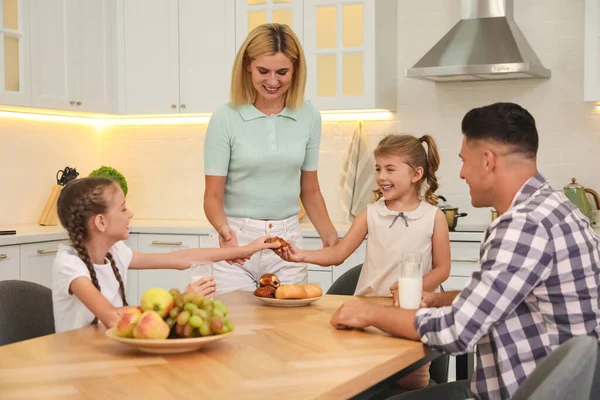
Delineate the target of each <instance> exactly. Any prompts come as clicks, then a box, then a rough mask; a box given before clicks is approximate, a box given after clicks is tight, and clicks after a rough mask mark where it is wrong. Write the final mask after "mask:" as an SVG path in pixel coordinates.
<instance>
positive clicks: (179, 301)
mask: <svg viewBox="0 0 600 400" xmlns="http://www.w3.org/2000/svg"><path fill="white" fill-rule="evenodd" d="M183 304H184V301H183V295H181V294H178V295H177V297H175V305H176V306H177V307H179V308H183Z"/></svg>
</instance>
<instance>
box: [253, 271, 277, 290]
mask: <svg viewBox="0 0 600 400" xmlns="http://www.w3.org/2000/svg"><path fill="white" fill-rule="evenodd" d="M258 283H259V284H260V286H273V287H274V288H278V287H279V285H281V282H280V281H279V278H278V277H277V275H275V274H264V275H263V276H261V277H260V280H259V281H258Z"/></svg>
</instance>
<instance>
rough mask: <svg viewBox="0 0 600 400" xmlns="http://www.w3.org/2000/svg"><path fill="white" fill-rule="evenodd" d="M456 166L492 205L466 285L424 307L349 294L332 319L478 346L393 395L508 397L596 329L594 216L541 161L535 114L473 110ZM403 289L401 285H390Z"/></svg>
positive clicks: (505, 106)
mask: <svg viewBox="0 0 600 400" xmlns="http://www.w3.org/2000/svg"><path fill="white" fill-rule="evenodd" d="M462 131H463V134H464V136H463V142H462V148H461V152H460V157H461V159H462V161H463V167H462V170H461V172H460V176H461V178H462V179H465V180H466V182H467V184H468V185H469V188H470V194H471V202H472V204H473V206H474V207H494V208H495V209H496V210H498V211H499V213H500V217H499V218H497V219H496V220H495V221H494V222H492V224H491V225H490V226H489V227H488V228H487V230H486V232H485V235H484V240H483V242H482V244H481V250H480V263H481V266H480V269H479V270H478V271H476V272H474V273H473V275H472V276H471V279H470V281H469V282H468V284H467V286H466V287H465V288H464V289H463V290H462V291H461V292H443V293H424V295H423V303H424V304H422V307H423V308H421V309H420V310H418V311H414V310H412V311H411V310H403V309H399V308H395V307H382V306H376V305H370V304H366V303H363V302H359V301H353V302H348V303H345V304H344V305H343V306H342V307H340V309H339V310H338V311H337V312H336V314H335V315H334V316H333V318H332V321H331V323H332V324H333V325H334V326H336V327H338V328H347V327H366V326H371V325H372V326H375V327H378V328H380V329H382V330H384V331H386V332H388V333H390V334H393V335H398V336H403V337H407V338H412V339H420V340H422V341H423V343H425V344H427V345H428V346H430V347H432V348H434V349H437V350H440V351H442V352H445V353H451V354H462V353H465V352H472V351H474V348H475V346H476V345H477V369H476V371H475V374H474V375H473V379H472V381H471V382H470V384H469V383H468V382H465V381H459V382H453V383H449V384H445V385H439V386H434V387H432V388H428V389H423V390H419V391H415V392H411V393H406V394H403V395H399V396H398V397H397V399H398V400H399V399H438V398H439V399H465V398H470V397H475V398H477V399H509V398H511V397H512V396H513V394H514V393H515V391H516V390H517V388H518V387H519V385H520V384H521V383H523V381H524V380H525V378H527V376H528V375H529V374H531V373H532V372H533V370H534V369H535V367H536V365H537V364H539V363H540V362H541V361H542V360H543V359H544V358H545V357H546V356H547V355H548V354H549V353H550V352H551V351H552V350H554V349H555V348H556V347H558V346H559V345H560V344H562V343H564V342H565V341H567V340H568V339H569V338H571V337H573V336H578V335H588V336H592V337H594V338H596V339H598V338H599V337H600V325H599V321H600V303H599V298H598V291H599V289H598V288H599V287H600V250H599V248H600V239H599V238H598V236H596V234H595V233H594V231H593V230H592V228H591V226H590V222H589V220H588V219H587V218H586V217H584V216H583V214H581V212H580V211H579V210H578V209H577V208H576V207H575V206H574V205H573V204H572V203H571V202H569V201H568V199H567V198H566V197H565V195H564V194H563V193H561V192H556V191H554V190H553V189H552V188H551V187H550V185H549V184H548V182H547V181H546V180H545V179H544V177H543V176H542V175H540V174H539V172H538V171H537V166H536V154H537V150H538V134H537V130H536V126H535V120H534V119H533V117H532V116H531V115H530V114H529V112H527V111H526V110H525V109H523V108H522V107H520V106H518V105H516V104H512V103H496V104H492V105H489V106H486V107H481V108H476V109H473V110H471V111H470V112H469V113H467V115H466V116H465V117H464V119H463V122H462ZM394 289H396V290H397V288H394Z"/></svg>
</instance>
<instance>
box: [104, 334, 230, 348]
mask: <svg viewBox="0 0 600 400" xmlns="http://www.w3.org/2000/svg"><path fill="white" fill-rule="evenodd" d="M232 334H233V332H229V333H224V334H222V335H213V336H204V337H197V338H189V339H188V338H186V339H163V340H152V339H130V338H122V337H119V336H117V334H116V333H115V328H110V329H108V330H107V331H106V333H105V335H106V336H107V337H108V338H109V339H111V340H114V341H116V342H120V343H123V344H126V345H129V346H133V347H136V348H137V349H138V350H140V351H143V352H145V353H157V354H174V353H187V352H190V351H196V350H198V349H201V348H202V347H204V346H207V345H209V344H211V343H213V342H217V341H219V340H223V339H226V338H227V337H229V336H230V335H232Z"/></svg>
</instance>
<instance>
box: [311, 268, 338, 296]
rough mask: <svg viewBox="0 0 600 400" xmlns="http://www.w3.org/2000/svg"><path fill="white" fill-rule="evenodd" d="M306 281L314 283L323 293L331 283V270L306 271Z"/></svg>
mask: <svg viewBox="0 0 600 400" xmlns="http://www.w3.org/2000/svg"><path fill="white" fill-rule="evenodd" d="M308 283H316V284H317V285H319V286H320V287H321V289H323V293H324V294H325V293H327V290H329V287H330V286H331V285H332V284H333V281H332V280H331V272H329V271H308Z"/></svg>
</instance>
